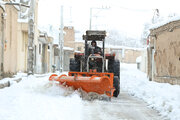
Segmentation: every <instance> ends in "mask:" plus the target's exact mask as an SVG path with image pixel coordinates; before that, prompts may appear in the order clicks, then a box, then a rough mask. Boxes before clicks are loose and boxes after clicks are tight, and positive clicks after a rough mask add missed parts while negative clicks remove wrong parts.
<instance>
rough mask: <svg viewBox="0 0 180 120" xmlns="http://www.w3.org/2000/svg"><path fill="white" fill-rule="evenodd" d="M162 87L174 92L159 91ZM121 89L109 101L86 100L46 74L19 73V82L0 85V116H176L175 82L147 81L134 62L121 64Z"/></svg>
mask: <svg viewBox="0 0 180 120" xmlns="http://www.w3.org/2000/svg"><path fill="white" fill-rule="evenodd" d="M151 85H152V86H151ZM166 87H167V88H168V89H169V90H170V91H174V93H172V94H169V93H168V94H167V96H165V95H166V94H163V93H159V91H161V92H162V90H164V91H166ZM150 88H151V89H150ZM121 89H122V90H123V91H121V93H120V96H119V97H118V98H112V100H111V101H100V100H95V101H86V100H82V99H81V98H80V95H79V93H78V92H77V91H72V90H70V89H65V88H63V87H59V86H57V85H56V84H54V83H52V82H49V81H48V76H44V77H37V76H29V77H23V78H22V81H21V82H19V83H17V84H13V85H12V86H11V87H9V88H4V89H0V120H124V119H125V120H152V119H153V120H159V119H162V120H163V119H164V118H165V117H166V118H169V119H172V120H178V119H180V117H179V115H180V112H179V110H180V109H179V108H180V105H179V100H180V97H179V94H177V93H179V91H180V88H179V86H172V85H169V84H168V85H167V84H159V83H154V82H149V81H148V80H147V78H146V76H145V74H144V73H142V72H140V71H138V70H137V69H136V66H135V65H128V64H121ZM153 91H154V92H153ZM134 96H135V97H139V98H141V99H143V100H144V101H146V102H147V103H148V104H149V105H148V104H147V103H144V102H143V101H142V100H139V99H137V98H135V97H134ZM172 98H173V99H172ZM163 106H164V108H163ZM151 107H153V108H154V109H157V110H159V113H160V114H161V115H163V116H159V115H158V114H157V112H156V111H155V110H153V109H151Z"/></svg>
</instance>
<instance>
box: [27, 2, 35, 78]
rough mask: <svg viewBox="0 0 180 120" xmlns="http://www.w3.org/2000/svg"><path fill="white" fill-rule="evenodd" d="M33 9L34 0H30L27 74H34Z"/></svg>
mask: <svg viewBox="0 0 180 120" xmlns="http://www.w3.org/2000/svg"><path fill="white" fill-rule="evenodd" d="M34 10H35V0H31V5H30V9H29V13H28V63H27V64H28V65H27V74H28V75H33V74H34V32H35V31H34V17H35V16H34Z"/></svg>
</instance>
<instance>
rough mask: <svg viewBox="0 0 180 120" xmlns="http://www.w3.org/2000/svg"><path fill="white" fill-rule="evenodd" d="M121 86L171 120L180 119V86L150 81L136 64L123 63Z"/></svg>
mask: <svg viewBox="0 0 180 120" xmlns="http://www.w3.org/2000/svg"><path fill="white" fill-rule="evenodd" d="M121 87H122V89H123V90H126V91H128V92H129V93H130V94H131V95H133V96H136V97H138V98H141V99H143V100H144V101H146V102H147V103H148V104H149V107H152V108H154V109H156V110H158V111H159V113H160V114H161V115H162V116H165V117H167V118H169V119H171V120H180V102H179V101H180V94H179V93H180V86H179V85H170V84H167V83H156V82H151V81H148V79H147V77H146V74H145V73H142V72H141V71H139V70H137V69H136V65H131V64H121Z"/></svg>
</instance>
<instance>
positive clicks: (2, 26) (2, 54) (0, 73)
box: [0, 7, 5, 77]
mask: <svg viewBox="0 0 180 120" xmlns="http://www.w3.org/2000/svg"><path fill="white" fill-rule="evenodd" d="M1 8H2V10H3V13H1V63H0V76H1V77H3V73H4V17H5V10H4V8H3V7H1Z"/></svg>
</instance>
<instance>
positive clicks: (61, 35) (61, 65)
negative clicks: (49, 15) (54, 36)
mask: <svg viewBox="0 0 180 120" xmlns="http://www.w3.org/2000/svg"><path fill="white" fill-rule="evenodd" d="M60 29H61V30H60V37H59V53H60V54H59V61H60V65H59V70H60V72H61V73H62V72H63V68H64V66H63V64H64V51H63V47H64V35H63V29H64V24H63V6H61V27H60Z"/></svg>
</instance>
